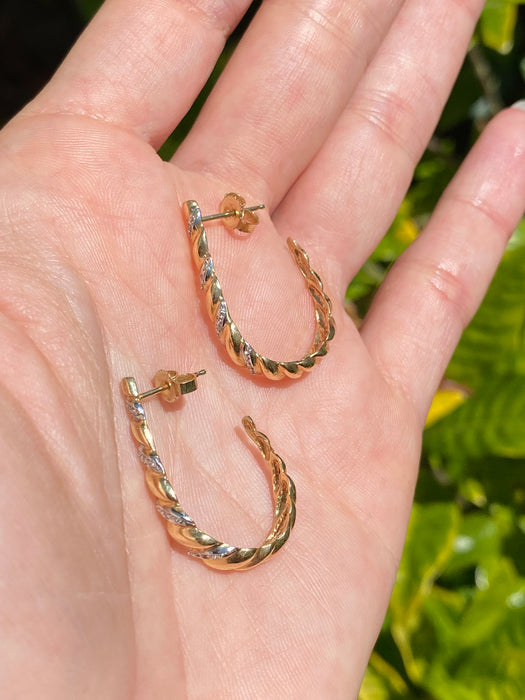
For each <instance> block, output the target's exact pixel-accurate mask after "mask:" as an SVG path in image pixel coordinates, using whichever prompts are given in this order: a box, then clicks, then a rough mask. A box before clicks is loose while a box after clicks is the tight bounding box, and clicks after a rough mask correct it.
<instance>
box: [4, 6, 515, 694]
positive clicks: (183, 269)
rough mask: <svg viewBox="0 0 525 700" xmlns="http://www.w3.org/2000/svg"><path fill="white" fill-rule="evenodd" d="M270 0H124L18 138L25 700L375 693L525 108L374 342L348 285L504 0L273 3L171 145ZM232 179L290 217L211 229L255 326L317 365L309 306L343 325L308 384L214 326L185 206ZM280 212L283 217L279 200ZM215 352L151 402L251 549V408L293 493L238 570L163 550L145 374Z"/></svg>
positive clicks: (209, 498)
mask: <svg viewBox="0 0 525 700" xmlns="http://www.w3.org/2000/svg"><path fill="white" fill-rule="evenodd" d="M247 5H248V2H246V0H230V1H229V2H227V1H226V0H206V2H202V3H194V2H190V1H189V0H156V1H155V2H145V0H107V2H106V4H105V6H104V7H103V9H102V11H101V12H100V13H99V15H98V16H97V17H96V18H95V20H94V22H93V23H92V25H91V26H90V27H89V28H88V30H87V31H86V33H85V34H84V36H83V37H82V38H81V39H80V41H79V42H78V44H77V45H76V47H75V48H74V49H73V51H72V53H71V55H70V56H69V57H68V59H67V60H66V62H65V63H64V65H63V66H62V67H61V68H60V70H59V72H58V73H57V75H56V76H55V78H54V79H53V81H52V82H51V83H50V84H49V85H48V86H47V88H46V89H45V90H44V91H43V93H42V94H41V95H39V97H38V98H37V99H36V100H35V101H34V102H33V103H31V104H30V105H29V106H28V107H27V108H26V109H25V110H24V111H23V112H22V113H21V114H20V115H19V116H18V117H17V118H16V119H14V120H13V121H12V122H11V123H10V124H9V125H8V126H7V127H6V128H5V129H4V132H3V134H2V139H1V142H0V149H1V153H2V190H3V199H2V205H1V210H0V222H1V234H0V247H1V248H0V250H1V255H0V270H1V279H2V285H1V290H0V299H1V305H0V312H1V314H0V338H1V347H2V354H3V357H2V363H1V367H0V403H1V406H2V416H3V419H2V425H1V431H2V472H3V474H2V477H3V478H2V491H1V508H0V513H1V518H2V521H3V525H2V528H1V535H0V541H1V552H2V554H1V557H2V559H1V560H2V596H1V603H0V606H1V607H0V619H1V627H2V630H3V632H2V644H3V645H4V647H5V655H4V656H5V658H7V659H8V661H9V663H8V665H7V667H6V668H5V669H4V671H3V674H4V675H3V678H2V688H3V690H4V692H3V694H2V695H3V697H6V698H8V697H9V698H32V697H38V698H53V699H54V700H56V698H66V697H67V698H70V697H75V698H84V697H85V698H111V699H113V698H131V697H137V698H179V697H186V696H188V697H191V698H208V697H218V698H228V699H229V698H262V697H268V698H273V697H275V698H277V697H290V698H324V697H326V698H336V697H345V698H347V697H352V696H354V695H356V694H357V691H358V688H359V684H360V680H361V677H362V674H363V672H364V668H365V666H366V662H367V659H368V656H369V654H370V651H371V648H372V646H373V644H374V640H375V638H376V636H377V633H378V631H379V627H380V625H381V621H382V618H383V616H384V613H385V609H386V606H387V603H388V598H389V595H390V591H391V588H392V585H393V582H394V577H395V573H396V568H397V562H398V560H399V557H400V554H401V550H402V545H403V538H404V533H405V527H406V522H407V519H408V514H409V511H410V504H411V499H412V493H413V486H414V482H415V478H416V472H417V465H418V457H419V447H420V435H421V429H422V426H423V423H424V418H425V414H426V411H427V409H428V405H429V402H430V400H431V397H432V394H433V392H434V391H435V389H436V387H437V384H438V382H439V380H440V378H441V375H442V373H443V371H444V368H445V367H446V364H447V361H448V359H449V357H450V355H451V353H452V351H453V349H454V346H455V344H456V343H457V340H458V338H459V335H460V333H461V330H462V328H463V327H464V325H465V324H466V323H467V322H468V320H469V318H470V317H471V315H472V314H473V312H474V311H475V309H476V307H477V305H478V304H479V302H480V300H481V297H482V295H483V293H484V290H485V288H486V286H487V284H488V282H489V280H490V277H491V275H492V273H493V271H494V269H495V267H496V265H497V262H498V259H499V257H500V255H501V253H502V251H503V248H504V246H505V243H506V240H507V237H508V236H509V234H510V233H511V231H512V229H513V227H514V226H515V224H516V222H517V220H518V218H519V216H520V215H521V213H522V210H523V206H524V202H525V167H524V153H525V114H524V113H523V112H522V111H520V110H518V109H511V110H508V111H507V112H505V113H502V114H501V115H499V116H498V118H497V119H496V120H494V122H493V123H492V124H491V125H490V126H489V127H488V128H487V130H486V132H485V133H484V135H483V137H482V138H481V139H480V141H479V142H478V143H477V144H476V146H475V149H474V150H473V152H472V154H471V155H470V157H469V159H468V160H467V162H466V163H465V165H464V166H463V168H462V169H461V170H460V172H459V173H458V175H457V176H456V178H455V180H454V182H453V183H452V184H451V186H450V187H449V189H448V190H447V192H446V193H445V195H444V197H443V199H442V201H441V203H440V204H439V206H438V209H437V210H436V212H435V214H434V216H433V218H432V219H431V221H430V222H429V224H428V226H427V228H426V230H425V231H424V232H423V233H422V234H421V236H420V237H419V238H418V240H417V241H416V242H415V243H414V244H413V245H412V246H411V247H410V248H409V250H408V251H407V252H406V253H405V255H403V256H402V257H401V258H400V260H399V261H398V262H397V264H396V265H395V266H394V268H393V269H392V271H391V273H390V275H389V276H388V278H387V281H386V282H385V284H384V285H383V288H382V289H381V291H380V293H379V294H378V296H377V297H376V299H375V301H374V304H373V307H372V309H371V311H370V313H369V315H368V316H367V319H366V321H365V323H364V324H363V326H362V327H361V329H360V331H359V332H358V331H357V330H356V328H355V327H354V325H353V323H352V322H351V320H350V319H349V318H348V317H346V316H345V313H344V311H343V306H342V301H343V298H344V291H345V287H346V285H347V283H348V280H349V279H350V278H351V277H352V275H353V274H354V273H355V272H356V271H357V270H358V269H359V267H360V266H361V265H362V263H363V261H364V260H365V259H366V257H367V255H368V254H369V253H370V252H371V251H372V250H373V248H374V247H375V245H376V244H377V243H378V241H379V240H380V238H381V236H382V235H383V234H384V232H385V230H386V228H387V227H388V225H389V223H390V222H391V220H392V218H393V216H394V214H395V212H396V209H397V207H398V206H399V204H400V201H401V199H402V197H403V194H404V192H405V190H406V188H407V186H408V184H409V182H410V178H411V176H412V173H413V169H414V166H415V164H416V162H417V160H418V158H419V156H420V154H421V152H422V150H423V148H424V146H425V143H426V142H427V140H428V138H429V136H430V134H431V131H432V129H433V127H434V124H435V122H436V120H437V118H438V116H439V112H440V110H441V108H442V106H443V104H444V101H445V99H446V96H447V93H448V91H449V90H450V87H451V84H452V82H453V80H454V77H455V75H456V73H457V71H458V69H459V66H460V64H461V61H462V58H463V55H464V52H465V50H466V47H467V44H468V40H469V37H470V35H471V33H472V31H473V27H474V24H475V21H476V17H477V14H478V13H479V11H480V10H481V7H482V5H483V3H482V2H481V0H462V1H461V2H458V0H446V1H445V0H442V2H439V3H428V1H427V0H405V1H404V2H403V1H402V0H389V1H388V2H385V0H359V1H357V0H346V1H344V0H340V1H339V2H320V1H319V0H301V2H288V3H282V2H275V1H274V2H271V1H270V0H268V1H267V2H264V3H263V5H262V8H261V9H260V11H259V13H258V14H257V15H256V17H255V19H254V20H253V22H252V24H251V26H250V27H249V29H248V31H247V33H246V34H245V36H244V38H243V40H242V41H241V44H240V45H239V47H238V49H237V51H236V53H235V54H234V57H233V58H232V60H231V62H230V64H229V65H228V66H227V69H226V70H225V72H224V74H223V76H222V78H221V79H220V81H219V83H218V85H217V86H216V88H215V90H214V92H213V93H212V95H211V97H210V98H209V100H208V102H207V104H206V106H205V108H204V110H203V112H202V114H201V116H200V118H199V120H198V122H197V124H196V126H195V127H194V129H193V130H192V132H191V133H190V135H189V137H188V138H187V140H186V141H185V143H184V144H183V145H182V146H181V148H180V149H179V150H178V151H177V153H176V155H175V157H174V159H173V162H172V163H170V164H166V163H163V162H161V160H160V159H159V158H158V156H157V155H156V153H155V150H154V149H155V148H158V147H159V145H160V144H161V143H162V142H163V140H164V139H165V138H166V136H167V135H168V134H169V132H170V131H171V130H172V129H173V127H174V125H175V124H176V123H177V122H178V121H179V120H180V118H181V117H182V116H183V115H184V113H185V111H186V110H187V109H188V107H189V105H190V104H191V102H192V100H193V99H194V98H195V96H196V94H197V92H198V91H199V89H200V87H201V86H202V84H203V82H204V81H205V79H206V77H207V76H208V74H209V72H210V70H211V68H212V67H213V64H214V62H215V60H216V59H217V56H218V54H219V52H220V50H221V48H222V45H223V42H224V39H225V36H226V35H227V34H228V32H229V31H230V30H231V28H232V27H233V26H235V24H236V23H237V22H238V21H239V19H240V17H241V15H242V13H243V12H244V11H245V10H246V8H247ZM231 190H236V191H238V192H240V193H241V194H243V195H244V196H245V197H246V198H247V199H248V200H249V203H254V204H255V203H257V202H259V201H264V202H265V203H266V206H267V211H266V212H263V213H262V214H261V224H260V225H259V226H258V228H257V229H256V231H255V233H254V234H253V235H252V236H251V237H250V238H248V239H241V238H239V237H237V236H235V235H232V234H231V233H230V232H228V231H227V230H226V229H225V228H223V227H222V226H221V224H220V222H217V223H213V224H210V225H209V227H208V240H209V244H210V249H211V251H212V254H213V257H214V261H215V264H216V268H217V270H218V271H219V276H220V278H221V282H222V283H223V288H224V293H225V297H226V299H227V301H228V304H229V306H230V309H231V312H232V316H233V318H234V319H235V321H236V322H237V324H238V325H239V327H240V328H241V329H242V331H243V334H244V335H245V337H246V338H247V339H248V340H249V341H250V343H251V344H252V345H253V346H254V347H255V348H256V349H257V350H258V351H260V352H262V353H263V354H265V355H267V356H269V357H273V358H275V359H285V360H288V359H297V358H299V357H301V356H302V355H303V354H304V353H305V351H306V349H307V348H308V347H309V345H310V342H311V336H312V333H313V328H314V321H313V312H312V306H311V301H310V299H309V297H308V295H307V294H306V292H305V289H304V282H303V280H302V278H301V276H300V274H299V273H298V271H297V269H296V268H295V266H294V264H293V261H292V259H291V257H290V256H289V253H288V252H287V248H286V243H285V239H286V237H287V236H292V237H294V238H295V239H296V240H297V241H298V242H299V243H300V244H301V245H302V246H303V247H304V248H305V249H306V250H307V251H308V253H309V254H310V259H311V262H312V265H313V267H314V269H315V270H316V271H317V272H318V273H319V274H320V275H321V277H322V279H323V282H324V285H325V289H326V291H327V293H328V294H329V295H330V296H331V298H332V301H333V307H334V317H335V320H336V324H337V332H336V336H335V339H334V340H333V342H332V343H331V348H330V352H329V354H328V356H327V357H326V358H324V359H323V360H322V361H321V362H320V363H319V364H318V366H317V367H316V368H315V369H314V370H313V372H311V373H309V374H307V375H304V376H303V377H302V378H301V379H298V380H296V381H291V380H285V381H282V382H278V383H273V382H269V381H267V380H265V379H260V378H253V377H252V376H251V375H250V374H249V373H248V372H246V371H245V370H242V369H240V368H237V367H234V366H233V365H232V363H231V361H230V360H229V358H228V357H227V355H226V353H225V351H224V349H223V348H222V346H220V345H219V343H218V342H217V338H216V334H215V331H214V329H213V328H212V326H211V324H210V322H209V319H208V318H207V314H206V310H205V307H204V305H203V302H202V300H201V295H200V292H199V289H198V282H197V280H196V275H195V273H194V270H193V265H192V261H191V251H190V245H189V241H188V235H187V232H186V228H185V225H184V221H183V218H182V214H181V204H182V202H184V201H185V200H187V199H196V200H198V201H199V204H200V205H201V207H202V210H203V212H204V213H208V212H209V213H211V212H214V211H216V210H217V207H218V204H219V201H220V199H221V198H222V196H223V195H224V193H225V192H228V191H231ZM270 215H271V219H270ZM160 368H165V369H174V370H178V371H179V372H187V371H195V370H199V369H201V368H205V369H206V370H207V375H206V376H205V377H202V378H201V379H200V380H199V390H198V391H197V392H196V393H194V394H191V396H189V397H187V398H185V399H184V400H183V401H181V402H180V405H179V404H176V405H175V407H174V408H173V409H171V408H168V409H166V407H165V405H163V404H161V403H160V402H159V401H158V400H154V399H152V400H151V403H150V404H148V416H149V418H150V423H151V426H152V428H153V429H154V431H155V436H156V439H157V444H158V449H159V452H160V453H161V455H162V457H163V461H164V463H165V465H166V467H167V470H168V472H169V476H170V478H171V481H172V483H173V484H174V486H175V487H176V489H177V492H178V495H179V497H180V499H181V502H182V503H183V505H184V507H185V509H186V510H187V511H188V512H189V513H190V514H191V515H192V517H193V518H194V519H195V520H196V521H197V523H198V524H199V525H200V526H202V527H203V529H205V530H206V531H208V532H210V533H212V534H214V535H216V536H217V537H218V538H219V539H222V540H224V541H227V542H231V543H233V544H237V545H241V546H248V545H254V544H257V543H258V542H260V541H261V540H262V539H263V537H264V535H265V534H266V531H267V528H268V525H269V523H270V522H271V508H272V506H271V499H270V494H269V489H268V482H267V478H266V476H265V475H264V474H263V473H262V472H261V470H260V469H259V467H258V464H259V461H258V458H257V455H256V454H255V452H254V451H253V449H251V448H250V447H249V444H248V442H247V440H246V438H245V437H243V433H242V431H241V430H240V429H239V428H238V426H239V424H240V419H241V417H242V416H243V415H245V414H247V413H249V414H250V415H251V416H252V417H253V418H254V420H255V422H256V424H257V426H258V428H259V429H260V430H262V431H263V432H265V433H266V434H268V436H269V437H270V438H271V440H272V444H273V446H274V448H275V449H276V451H277V452H278V453H279V454H280V455H281V456H282V457H283V459H284V460H285V462H286V464H287V467H288V471H289V473H290V475H291V476H292V477H293V479H294V481H295V482H296V485H297V493H298V503H297V505H298V517H297V523H296V526H295V529H294V531H293V533H292V535H291V537H290V540H289V542H288V544H287V545H286V547H285V548H284V550H283V551H281V552H280V553H279V554H278V555H276V556H275V558H273V559H271V560H270V561H269V562H267V563H265V564H264V565H262V566H260V567H257V568H256V569H253V570H251V571H249V572H247V573H236V572H233V573H216V572H213V571H210V570H209V569H207V568H206V567H205V566H203V565H202V564H201V563H200V562H198V561H197V560H195V559H190V558H188V557H186V556H185V555H184V553H181V551H179V550H178V549H175V548H173V547H172V546H171V545H170V542H169V539H168V537H167V535H166V533H165V528H164V525H163V523H162V520H161V518H160V517H159V516H158V514H157V513H156V511H155V508H154V504H153V502H152V500H151V498H150V497H149V496H148V494H147V490H146V488H145V486H144V481H143V473H142V471H143V470H142V468H141V465H140V463H139V462H138V460H137V455H136V451H135V448H134V444H133V440H132V438H131V435H130V432H129V426H128V420H127V417H126V413H125V409H124V405H123V401H122V399H121V397H120V396H119V390H118V386H119V381H120V379H121V377H123V376H128V375H133V376H135V377H136V379H137V383H138V385H139V388H140V389H141V390H143V391H144V390H146V389H148V388H150V386H151V384H150V379H151V377H152V376H153V374H154V373H155V371H156V370H158V369H160Z"/></svg>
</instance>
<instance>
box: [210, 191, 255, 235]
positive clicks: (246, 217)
mask: <svg viewBox="0 0 525 700" xmlns="http://www.w3.org/2000/svg"><path fill="white" fill-rule="evenodd" d="M219 208H220V214H209V215H208V216H203V217H202V219H201V221H213V220H214V219H224V221H223V222H222V223H223V224H224V225H225V226H226V228H229V229H232V230H233V229H237V230H238V231H242V232H243V233H253V230H254V229H255V227H256V226H257V224H258V223H259V217H258V216H257V214H254V213H253V212H254V211H256V210H257V209H264V204H256V205H255V206H253V207H247V206H246V200H245V199H244V197H241V195H240V194H236V193H235V192H228V194H225V195H224V198H223V200H222V202H221V206H220V207H219Z"/></svg>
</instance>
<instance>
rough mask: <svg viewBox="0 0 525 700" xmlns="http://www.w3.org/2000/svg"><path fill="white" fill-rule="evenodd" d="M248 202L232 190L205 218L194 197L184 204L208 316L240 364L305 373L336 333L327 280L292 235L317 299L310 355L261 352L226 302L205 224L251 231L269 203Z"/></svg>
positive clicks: (255, 370) (274, 374)
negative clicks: (287, 358) (287, 357)
mask: <svg viewBox="0 0 525 700" xmlns="http://www.w3.org/2000/svg"><path fill="white" fill-rule="evenodd" d="M245 205H246V202H245V200H244V198H243V197H241V196H240V195H238V194H235V193H234V192H230V193H229V194H227V195H226V196H225V197H224V199H223V200H222V202H221V206H220V213H219V214H211V215H210V216H202V213H201V210H200V207H199V205H198V204H197V202H195V201H194V200H189V201H187V202H185V203H184V204H183V213H184V217H185V219H186V223H187V228H188V234H189V236H190V239H191V243H192V248H193V261H194V263H195V266H196V268H197V271H198V272H199V274H200V283H201V289H202V290H203V291H204V293H205V295H206V302H207V308H208V314H209V316H210V318H211V320H212V321H213V322H214V324H215V330H216V331H217V335H218V337H219V340H220V341H221V343H222V344H223V345H224V346H225V347H226V350H227V352H228V355H229V356H230V358H231V359H232V360H233V361H234V362H235V363H236V364H237V365H240V366H241V367H246V368H247V369H249V370H250V371H251V372H252V374H262V375H264V376H265V377H267V378H268V379H284V378H285V377H290V378H292V379H293V378H296V377H300V376H301V375H302V374H303V372H305V371H308V370H311V369H312V368H313V367H314V366H315V364H316V362H317V360H318V359H319V358H320V357H323V356H324V355H326V353H327V352H328V343H329V342H330V341H331V340H332V338H333V337H334V334H335V322H334V319H333V317H332V305H331V302H330V299H329V297H328V296H327V295H326V294H325V292H324V290H323V283H322V282H321V279H320V277H319V275H318V274H317V273H316V272H314V270H313V269H312V267H311V265H310V261H309V258H308V255H307V254H306V252H305V251H304V250H303V249H302V248H301V247H300V246H299V245H297V243H296V242H295V241H294V240H293V239H292V238H288V240H287V243H288V247H289V248H290V252H291V253H292V255H293V258H294V261H295V263H296V265H297V267H298V268H299V270H300V271H301V273H302V275H303V277H304V278H305V281H306V287H307V289H308V291H309V292H310V295H311V297H312V299H313V302H314V308H315V321H316V326H315V335H314V340H313V342H312V345H311V347H310V349H309V350H308V353H307V354H306V355H305V356H304V357H303V358H301V359H300V360H293V361H291V362H277V361H275V360H270V359H269V358H267V357H264V356H263V355H261V354H259V353H258V352H256V351H255V350H254V349H253V348H252V346H251V345H250V343H248V341H247V340H245V338H244V337H243V336H242V334H241V332H240V331H239V329H238V328H237V326H236V325H235V323H234V322H233V320H232V318H231V316H230V312H229V310H228V305H227V303H226V301H225V300H224V296H223V293H222V288H221V284H220V282H219V279H218V277H217V274H216V272H215V267H214V264H213V259H212V257H211V254H210V251H209V248H208V241H207V238H206V230H205V228H204V224H203V222H205V221H211V220H212V219H222V220H223V223H224V225H225V226H226V227H227V228H230V229H238V230H240V231H244V232H247V233H251V232H252V231H253V229H254V228H255V226H256V225H257V224H258V223H259V218H258V216H257V215H256V214H254V213H253V212H254V211H255V210H257V209H262V208H264V204H258V205H256V206H254V207H246V206H245Z"/></svg>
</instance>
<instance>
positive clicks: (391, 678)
mask: <svg viewBox="0 0 525 700" xmlns="http://www.w3.org/2000/svg"><path fill="white" fill-rule="evenodd" d="M408 692H409V691H408V687H407V685H406V683H405V682H404V680H403V679H402V678H401V676H400V675H399V673H397V671H396V670H395V669H394V668H393V667H392V666H390V664H388V663H387V662H386V661H385V660H384V659H382V658H381V656H379V654H377V653H375V652H373V653H372V656H371V657H370V663H369V665H368V668H367V670H366V673H365V677H364V679H363V684H362V686H361V690H360V692H359V699H358V700H402V699H403V698H404V699H405V700H407V698H408Z"/></svg>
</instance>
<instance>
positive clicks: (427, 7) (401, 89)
mask: <svg viewBox="0 0 525 700" xmlns="http://www.w3.org/2000/svg"><path fill="white" fill-rule="evenodd" d="M482 6H483V1H482V0H470V1H469V2H461V3H460V2H456V1H455V0H446V1H445V2H437V3H429V2H427V0H409V1H408V2H406V3H405V5H404V6H403V8H402V9H401V11H400V13H399V15H398V16H397V18H396V20H395V22H394V24H393V26H392V29H391V30H390V32H389V34H388V36H387V37H386V38H385V40H384V41H383V43H382V45H381V47H380V49H379V51H378V52H377V54H376V56H375V58H374V60H373V61H372V63H371V65H370V66H369V68H368V69H367V71H366V73H365V75H364V77H363V79H362V80H361V82H360V84H359V86H358V87H357V89H356V91H355V93H354V95H353V96H352V99H351V101H350V103H349V105H348V108H347V109H346V110H345V112H344V114H343V115H342V117H341V119H340V120H339V121H338V123H337V125H336V127H335V128H334V131H333V132H332V134H331V136H330V138H329V139H328V140H327V142H326V144H325V146H324V147H323V148H322V150H321V151H320V152H319V154H318V155H317V157H316V158H315V160H314V161H313V162H312V164H311V165H310V167H309V168H308V170H307V171H306V172H305V173H304V174H303V175H302V176H301V178H300V179H299V180H298V182H297V183H296V184H295V186H294V188H293V189H292V190H291V192H290V193H289V194H288V196H287V197H286V199H285V201H284V202H283V204H282V205H281V206H280V207H279V210H278V212H276V216H275V217H274V218H275V220H276V222H277V225H278V228H279V230H280V231H282V232H283V234H284V235H292V232H293V231H300V232H301V234H300V238H299V240H300V241H301V242H304V245H305V247H306V248H307V249H308V250H311V251H312V252H313V253H315V251H316V249H318V250H320V251H322V252H323V254H324V255H325V256H328V257H327V260H326V265H329V266H330V267H331V269H332V270H333V276H334V278H335V279H336V281H337V284H338V285H339V293H340V294H341V295H342V294H344V289H345V287H346V285H347V284H348V280H349V279H351V277H353V275H354V274H355V273H356V272H357V270H358V269H359V268H360V267H361V265H362V264H363V261H364V260H366V258H367V257H368V256H369V254H370V253H371V251H372V250H373V249H374V248H375V247H376V245H377V244H378V242H379V240H380V239H381V238H382V236H383V235H384V233H385V232H386V230H387V228H388V226H389V225H390V223H391V222H392V220H393V218H394V216H395V213H396V211H397V209H398V208H399V205H400V203H401V201H402V198H403V196H404V194H405V192H406V190H407V188H408V186H409V184H410V181H411V178H412V176H413V172H414V168H415V166H416V164H417V162H418V160H419V158H420V157H421V155H422V153H423V150H424V148H425V146H426V144H427V142H428V140H429V138H430V136H431V134H432V131H433V129H434V128H435V125H436V123H437V121H438V118H439V115H440V113H441V111H442V109H443V106H444V104H445V101H446V99H447V97H448V95H449V92H450V90H451V88H452V85H453V82H454V80H455V78H456V75H457V73H458V71H459V69H460V66H461V64H462V61H463V59H464V56H465V52H466V50H467V47H468V43H469V40H470V37H471V36H472V32H473V30H474V27H475V23H476V19H477V16H478V14H479V12H480V11H481V8H482ZM296 235H297V236H298V237H299V234H296Z"/></svg>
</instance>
